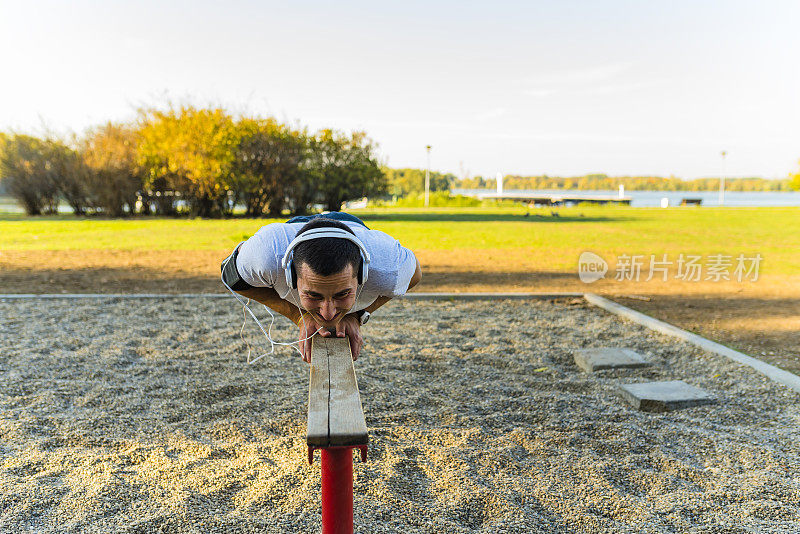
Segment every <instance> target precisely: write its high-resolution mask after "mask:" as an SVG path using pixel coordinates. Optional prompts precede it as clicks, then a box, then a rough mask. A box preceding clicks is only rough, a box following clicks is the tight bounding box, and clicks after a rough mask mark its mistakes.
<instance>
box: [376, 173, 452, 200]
mask: <svg viewBox="0 0 800 534" xmlns="http://www.w3.org/2000/svg"><path fill="white" fill-rule="evenodd" d="M383 172H384V174H386V181H387V187H388V192H389V194H390V195H392V196H393V197H405V196H407V195H410V194H413V193H422V192H424V191H425V171H424V170H423V169H388V168H384V169H383ZM455 179H456V177H455V176H453V175H452V174H442V173H439V172H432V173H430V190H431V191H449V190H450V187H451V186H452V185H453V183H454V182H455Z"/></svg>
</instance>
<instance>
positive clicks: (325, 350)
mask: <svg viewBox="0 0 800 534" xmlns="http://www.w3.org/2000/svg"><path fill="white" fill-rule="evenodd" d="M311 341H312V345H311V379H310V383H309V388H308V429H307V433H306V442H307V444H308V463H309V465H310V464H312V463H313V462H314V449H320V455H321V458H320V463H321V464H322V499H321V500H322V533H323V534H352V533H353V452H352V451H353V449H360V450H361V461H362V462H363V461H366V459H367V439H368V437H367V424H366V422H365V421H364V410H363V409H362V407H361V396H360V394H359V392H358V383H357V382H356V372H355V368H354V366H353V356H352V354H351V352H350V340H349V339H348V338H347V337H343V338H342V337H339V338H337V337H322V336H314V337H313V338H312V340H311Z"/></svg>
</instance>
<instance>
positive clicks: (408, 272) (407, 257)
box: [392, 243, 417, 297]
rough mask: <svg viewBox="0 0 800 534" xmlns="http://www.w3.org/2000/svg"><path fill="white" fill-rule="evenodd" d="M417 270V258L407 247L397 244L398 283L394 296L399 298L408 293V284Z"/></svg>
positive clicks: (393, 292) (393, 291) (393, 290)
mask: <svg viewBox="0 0 800 534" xmlns="http://www.w3.org/2000/svg"><path fill="white" fill-rule="evenodd" d="M416 270H417V257H416V256H414V253H413V252H411V251H410V250H409V249H407V248H406V247H404V246H402V245H401V244H400V243H397V281H396V283H395V286H394V289H392V296H393V297H399V296H401V295H405V294H406V292H407V291H408V284H410V283H411V278H412V277H413V276H414V273H415V272H416Z"/></svg>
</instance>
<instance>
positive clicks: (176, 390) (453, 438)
mask: <svg viewBox="0 0 800 534" xmlns="http://www.w3.org/2000/svg"><path fill="white" fill-rule="evenodd" d="M568 302H569V300H567V299H565V302H564V303H550V302H546V301H544V302H542V301H494V302H492V301H489V302H487V301H472V302H431V301H422V302H414V301H403V300H398V301H394V302H391V303H389V304H388V305H387V306H386V307H385V308H384V309H383V310H382V313H381V314H380V315H379V316H377V315H376V319H375V320H374V321H372V322H370V324H369V325H368V327H369V329H368V332H366V336H365V337H366V345H365V348H364V352H363V353H362V356H361V357H360V358H359V359H358V362H357V364H356V370H357V374H358V380H359V385H360V388H361V393H362V401H363V404H364V410H365V414H366V420H367V425H368V428H369V432H370V452H369V454H370V457H369V459H368V461H367V463H364V464H361V463H356V464H355V467H354V474H355V482H354V486H355V488H354V489H355V491H354V494H355V506H354V508H355V523H356V531H357V532H371V533H372V532H374V533H396V532H403V533H428V532H451V533H464V534H466V533H475V532H477V533H486V534H489V533H495V532H508V533H515V534H516V533H526V534H527V533H537V532H543V533H544V532H548V533H550V532H559V533H560V532H564V533H566V532H570V533H598V532H599V533H603V532H615V533H616V532H625V533H640V532H726V533H745V532H763V533H788V532H797V531H798V530H800V504H798V503H800V488H799V487H798V485H797V477H798V476H799V475H800V473H799V472H798V466H799V465H800V448H798V443H800V435H798V421H800V409H799V408H798V407H800V394H797V393H795V392H792V391H791V390H789V389H788V388H785V387H783V386H780V385H777V384H775V383H773V382H770V381H769V380H768V379H766V378H765V377H763V376H762V375H759V374H757V373H755V372H754V371H753V370H752V369H750V368H748V367H744V366H741V365H738V364H736V363H734V362H731V361H730V360H727V359H725V358H722V357H719V356H716V355H713V354H708V353H705V352H703V351H701V350H699V349H698V348H696V347H694V346H691V345H688V344H685V343H682V342H679V341H677V340H675V339H673V338H669V337H665V336H661V335H658V334H655V333H653V332H652V331H649V330H647V329H646V328H644V327H641V326H639V325H635V324H631V323H627V322H625V321H622V320H620V319H619V318H618V317H616V316H613V315H610V314H608V313H606V312H604V311H602V310H599V309H597V308H593V307H589V306H586V305H584V304H577V305H568V304H567V303H568ZM398 324H402V325H403V329H402V331H398V329H397V326H396V325H398ZM240 325H241V313H240V310H239V309H238V307H237V306H235V305H234V303H233V302H232V301H231V302H229V301H227V300H223V299H180V298H169V299H153V300H147V301H142V302H137V305H136V306H131V305H130V302H127V301H121V300H103V301H97V300H92V299H81V300H79V301H69V302H65V301H52V302H49V303H48V304H47V305H46V306H42V305H41V302H37V301H31V300H23V301H10V300H7V301H0V353H2V354H3V357H2V358H0V376H2V377H3V387H2V388H0V531H2V532H41V533H51V532H52V533H55V532H58V533H62V532H65V533H70V532H76V533H77V532H81V533H84V532H87V533H88V532H132V533H134V532H142V533H144V532H176V533H181V532H318V531H319V529H320V516H319V498H320V468H319V461H318V460H317V463H316V464H315V465H314V466H308V465H307V463H306V462H307V461H306V447H305V439H304V437H305V436H304V432H305V417H306V400H307V383H308V367H307V365H306V364H304V363H302V362H301V361H300V360H299V358H298V357H297V356H295V355H294V353H293V352H292V351H291V350H289V349H288V348H281V349H279V351H278V353H277V355H275V356H270V357H267V358H264V359H262V360H260V361H259V363H258V364H256V365H252V366H249V365H247V364H246V360H245V356H246V347H245V344H244V343H243V342H242V341H241V340H240V339H239V328H240ZM245 332H246V335H247V339H249V340H250V342H251V343H253V344H254V345H256V346H257V347H259V348H261V347H263V338H259V337H257V336H256V335H255V334H256V330H255V328H254V327H253V325H252V324H251V325H249V327H248V328H247V329H246V331H245ZM273 332H274V335H275V336H276V337H278V338H280V339H288V338H291V337H293V336H296V329H295V328H293V327H290V325H289V324H288V321H282V322H280V323H279V324H278V325H277V328H276V329H275V330H273ZM608 344H615V345H621V346H626V347H630V348H632V349H634V350H637V351H639V352H640V353H641V354H643V355H644V356H645V357H646V358H647V359H649V360H650V361H651V362H652V363H653V366H652V367H651V368H648V369H640V370H626V371H621V372H615V371H604V372H601V373H597V374H593V375H588V374H586V373H583V372H580V371H579V370H578V369H577V368H576V367H575V365H574V364H573V362H572V350H573V349H575V348H581V347H596V346H604V345H608ZM675 379H680V380H685V381H687V382H689V383H691V384H693V385H695V386H698V387H702V388H704V389H706V390H707V391H709V392H710V393H711V394H712V395H713V396H714V397H715V398H716V399H717V404H714V405H710V406H702V407H697V408H693V409H687V410H681V411H677V412H670V413H666V414H650V413H642V412H638V411H636V410H634V409H632V408H631V407H629V406H628V405H627V404H625V403H624V402H623V401H621V399H620V398H619V395H618V394H617V392H616V391H617V387H618V384H619V383H621V382H639V381H647V380H675ZM317 457H318V455H317Z"/></svg>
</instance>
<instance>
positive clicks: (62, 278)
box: [0, 250, 800, 373]
mask: <svg viewBox="0 0 800 534" xmlns="http://www.w3.org/2000/svg"><path fill="white" fill-rule="evenodd" d="M226 254H227V252H226V251H224V250H220V251H218V252H214V251H196V252H195V251H177V252H165V251H110V252H109V251H80V252H70V251H66V252H2V253H0V292H2V293H61V292H66V293H94V292H99V293H137V292H154V293H194V292H212V293H216V292H220V291H222V290H223V288H222V287H221V285H220V284H219V282H218V278H217V276H218V270H217V269H218V266H219V262H220V260H221V259H222V258H224V257H225V255H226ZM419 256H420V261H421V262H422V264H423V267H424V271H425V274H424V277H423V281H422V283H421V284H420V286H419V287H418V290H420V291H542V292H548V291H576V292H585V291H592V292H596V293H600V294H603V295H606V296H610V297H611V298H614V299H615V300H617V301H618V302H620V303H622V304H625V305H626V306H629V307H631V308H634V309H637V310H639V311H642V312H644V313H647V314H649V315H652V316H653V317H657V318H659V319H662V320H664V321H667V322H670V323H673V324H675V325H677V326H680V327H681V328H685V329H687V330H691V331H693V332H696V333H698V334H700V335H703V336H705V337H708V338H710V339H713V340H715V341H718V342H720V343H723V344H726V345H729V346H731V347H733V348H736V349H738V350H741V351H743V352H745V353H747V354H750V355H752V356H756V357H758V358H761V359H763V360H765V361H768V362H770V363H772V364H775V365H778V366H780V367H782V368H784V369H787V370H790V371H793V372H796V373H800V275H798V276H794V277H787V276H784V277H770V276H769V275H768V274H766V275H764V276H762V277H761V279H760V280H758V281H757V282H755V283H752V282H750V283H712V282H704V283H703V282H698V283H689V282H682V283H681V282H668V283H661V282H651V283H643V282H642V283H633V282H628V283H619V282H614V281H613V280H611V281H607V280H603V281H600V282H597V283H594V284H591V285H587V284H583V283H581V282H580V281H579V280H578V278H577V276H576V273H575V272H550V271H547V270H543V268H542V264H543V260H542V259H541V258H539V259H537V258H531V257H530V255H529V254H528V255H526V254H524V253H522V252H520V253H519V255H518V256H514V257H504V258H501V257H498V252H497V251H485V253H480V252H476V251H469V252H458V251H447V252H443V251H436V252H432V251H420V252H419ZM631 295H633V296H639V297H643V299H642V298H638V299H637V298H627V297H629V296H631Z"/></svg>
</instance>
